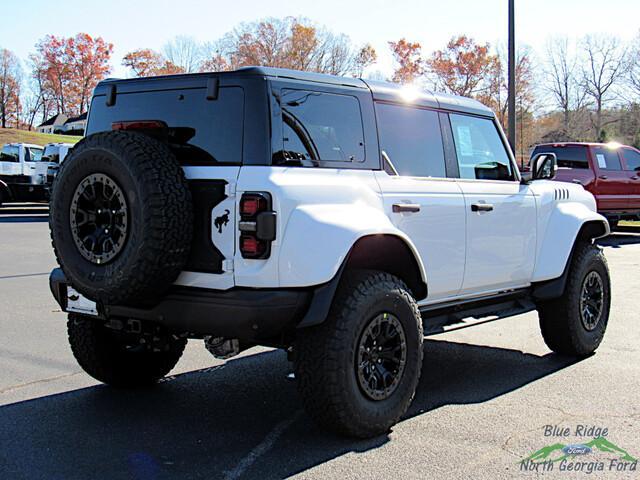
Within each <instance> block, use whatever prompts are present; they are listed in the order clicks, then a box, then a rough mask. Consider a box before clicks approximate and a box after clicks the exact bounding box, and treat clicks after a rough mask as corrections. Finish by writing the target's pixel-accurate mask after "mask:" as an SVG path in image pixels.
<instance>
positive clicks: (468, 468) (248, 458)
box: [0, 205, 640, 480]
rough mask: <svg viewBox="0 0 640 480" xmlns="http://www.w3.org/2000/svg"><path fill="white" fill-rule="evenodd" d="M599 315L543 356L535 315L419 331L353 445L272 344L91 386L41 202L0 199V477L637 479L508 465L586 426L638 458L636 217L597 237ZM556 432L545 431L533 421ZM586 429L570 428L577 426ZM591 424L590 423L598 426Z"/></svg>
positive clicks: (199, 353) (198, 350) (191, 353)
mask: <svg viewBox="0 0 640 480" xmlns="http://www.w3.org/2000/svg"><path fill="white" fill-rule="evenodd" d="M602 245H603V248H604V250H605V253H606V256H607V259H608V261H609V267H610V270H611V274H612V284H613V302H612V315H611V318H610V323H609V328H608V331H607V334H606V337H605V340H604V342H603V344H602V346H601V347H600V349H599V350H598V352H597V353H596V354H595V355H594V356H592V357H590V358H587V359H584V360H582V361H576V360H574V359H571V358H565V357H560V356H557V355H555V354H552V353H550V351H549V350H548V349H547V347H546V346H545V345H544V343H543V341H542V338H541V336H540V334H539V330H538V323H537V315H536V313H535V312H533V313H529V314H526V315H521V316H518V317H514V318H511V319H506V320H501V321H499V322H494V323H489V324H485V325H482V326H479V327H475V328H471V329H466V330H460V331H457V332H451V333H448V334H445V335H442V336H437V337H433V338H431V339H429V340H427V341H426V342H425V360H424V366H423V374H422V379H421V381H420V385H419V387H418V392H417V396H416V399H415V401H414V403H413V405H412V407H411V409H410V411H409V413H408V414H407V415H406V417H405V418H404V419H403V421H401V422H400V423H399V424H398V425H397V426H396V427H395V428H394V429H393V431H392V432H391V433H390V434H389V435H387V436H383V437H379V438H376V439H373V440H369V441H353V440H348V439H342V438H337V437H335V436H333V435H330V434H327V433H324V432H323V431H322V430H320V429H318V428H317V427H316V426H315V425H314V424H313V423H312V422H311V421H310V420H309V419H308V418H307V417H306V415H305V414H304V412H303V411H302V406H301V403H300V400H299V398H298V396H297V393H296V389H295V383H294V381H293V380H291V379H288V378H287V374H288V373H290V371H291V369H290V365H289V363H288V362H287V359H286V356H285V355H284V354H283V353H282V352H279V351H273V350H269V349H252V350H249V351H248V352H246V353H244V354H242V355H240V356H239V357H235V358H233V359H230V360H228V361H224V362H223V361H218V360H215V359H213V357H211V356H210V355H209V354H208V353H207V352H206V350H205V349H204V348H203V346H202V345H201V343H200V342H190V343H189V346H188V349H187V352H186V353H185V355H184V357H183V359H182V360H181V362H180V363H179V364H178V367H177V368H176V370H175V371H174V372H172V376H171V377H168V378H167V379H166V381H163V382H162V383H160V384H159V385H158V386H157V387H155V388H152V389H146V390H138V391H123V390H117V389H113V388H110V387H107V386H103V385H99V384H98V383H97V382H95V381H93V380H92V379H91V378H90V377H89V376H87V375H86V374H84V373H83V372H82V371H81V370H80V368H79V367H78V366H77V364H76V363H75V361H74V359H73V357H72V355H71V352H70V350H69V348H68V345H67V341H66V330H65V328H66V327H65V316H64V314H62V313H60V311H59V309H58V306H57V304H56V303H55V302H54V300H53V299H52V297H51V295H50V293H49V289H48V272H49V271H50V270H51V268H53V267H54V266H55V259H54V257H53V253H52V251H51V248H50V240H49V234H48V225H47V211H46V209H45V208H42V207H38V206H33V205H29V206H13V207H11V208H6V207H5V208H2V209H0V246H1V249H0V332H1V333H2V334H1V335H0V365H1V366H2V368H1V369H0V478H2V479H12V480H13V479H36V478H46V479H87V478H101V479H164V478H203V479H204V478H206V479H217V478H230V479H231V478H261V479H264V478H282V477H291V476H293V477H297V478H327V479H329V478H331V479H334V478H346V479H350V478H353V479H356V478H357V479H361V478H376V479H378V478H379V479H391V478H443V479H444V478H446V479H452V478H491V479H494V478H513V477H523V478H527V477H529V478H537V477H538V476H542V475H543V474H544V475H545V476H551V477H552V478H555V477H558V478H583V477H587V478H602V477H606V478H619V477H623V478H638V471H626V472H620V471H618V470H617V469H616V468H617V467H614V468H613V470H610V468H611V467H610V465H611V462H610V460H611V459H612V458H618V457H617V456H615V455H613V456H612V454H606V453H604V452H593V453H591V454H590V455H591V456H589V457H587V456H586V455H585V456H584V460H583V461H587V460H589V461H592V460H594V459H600V460H602V462H603V465H604V471H596V472H595V473H593V474H591V475H589V474H588V473H587V472H586V471H585V470H584V469H586V468H587V467H582V468H583V470H582V471H579V472H573V471H571V472H569V471H559V469H558V468H559V467H558V466H557V465H556V467H555V470H553V471H551V472H544V473H543V472H542V471H538V472H535V471H524V470H522V467H521V464H520V463H519V461H520V460H521V459H523V458H525V457H526V456H528V455H529V454H531V453H532V452H534V451H536V450H538V449H540V448H542V447H544V446H546V445H550V444H554V443H557V442H561V443H563V444H570V443H579V441H580V440H589V439H591V438H593V437H594V436H598V435H600V436H604V437H606V439H607V440H608V441H609V442H612V443H614V444H615V445H617V446H618V447H620V448H622V449H624V450H625V451H626V452H627V453H628V454H630V455H631V456H634V457H636V458H638V457H640V429H639V428H638V420H639V419H640V405H639V400H640V388H639V387H638V385H640V347H639V345H640V332H639V328H638V323H639V322H638V321H639V320H640V308H639V305H640V292H639V291H638V282H639V280H640V275H639V273H638V270H639V265H640V229H638V230H634V229H633V228H631V227H628V228H626V229H625V231H623V232H619V233H616V234H614V235H612V236H611V237H609V238H608V239H606V240H604V241H603V242H602ZM547 425H550V426H553V427H555V426H558V427H560V428H561V429H564V428H568V429H569V430H570V432H571V433H570V434H569V435H568V436H566V437H554V436H545V435H544V429H545V426H547ZM580 426H585V428H584V429H583V430H582V431H585V432H586V431H587V428H588V427H596V428H598V429H600V430H599V431H596V430H595V429H592V430H589V431H588V432H589V435H590V436H589V437H584V438H582V437H579V436H576V435H575V431H576V429H577V428H578V427H580ZM605 428H606V429H607V432H606V435H605V434H603V432H604V429H605Z"/></svg>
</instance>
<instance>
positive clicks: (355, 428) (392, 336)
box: [294, 272, 423, 438]
mask: <svg viewBox="0 0 640 480" xmlns="http://www.w3.org/2000/svg"><path fill="white" fill-rule="evenodd" d="M346 275H347V278H346V279H345V280H343V282H342V284H341V286H340V289H339V291H338V293H337V295H336V300H335V301H334V305H333V306H332V309H331V312H330V314H329V318H328V319H327V320H326V321H325V322H324V323H323V324H321V325H319V326H316V327H311V328H308V329H304V330H303V331H301V332H300V333H299V336H298V339H297V341H296V344H295V357H294V358H295V372H296V379H297V382H298V389H299V391H300V394H301V396H302V399H303V402H304V404H305V407H306V409H307V411H308V412H309V414H310V415H311V416H312V417H313V418H314V419H315V420H316V422H317V423H318V424H319V425H321V426H322V427H325V428H328V429H331V430H333V431H336V432H338V433H341V434H346V435H349V436H355V437H360V438H367V437H372V436H375V435H380V434H383V433H385V432H387V431H388V430H389V428H390V427H391V426H393V425H394V424H395V423H397V422H398V420H399V419H400V417H401V416H402V415H403V414H404V413H405V412H406V410H407V408H408V407H409V405H410V403H411V400H412V399H413V396H414V394H415V390H416V387H417V384H418V380H419V378H420V370H421V367H422V340H423V335H422V320H421V317H420V313H419V311H418V307H417V305H416V302H415V300H414V299H413V297H412V296H411V294H410V293H409V290H408V288H407V287H406V285H405V284H404V283H403V282H402V281H401V280H399V279H398V278H397V277H394V276H393V275H389V274H387V273H381V272H350V273H347V274H346Z"/></svg>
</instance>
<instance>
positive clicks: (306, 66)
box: [201, 17, 375, 75]
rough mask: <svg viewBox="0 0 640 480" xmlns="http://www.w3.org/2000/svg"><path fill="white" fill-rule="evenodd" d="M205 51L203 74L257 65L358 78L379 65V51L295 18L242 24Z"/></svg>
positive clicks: (270, 19) (208, 46)
mask: <svg viewBox="0 0 640 480" xmlns="http://www.w3.org/2000/svg"><path fill="white" fill-rule="evenodd" d="M205 51H206V55H205V58H204V61H203V62H202V64H201V70H203V71H218V70H233V69H236V68H240V67H245V66H253V65H255V66H267V67H280V68H291V69H294V70H303V71H311V72H319V73H329V74H333V75H348V74H354V75H358V74H359V73H361V72H362V71H363V70H364V69H365V68H366V67H367V66H369V65H370V64H371V63H373V62H374V61H375V50H373V47H371V46H370V45H365V46H363V47H361V48H359V49H357V48H354V46H353V45H352V43H351V41H350V40H349V37H347V36H346V35H336V34H334V33H332V32H330V31H328V30H326V29H324V28H322V27H319V26H317V25H315V24H313V23H312V22H310V21H309V20H306V19H299V18H293V17H286V18H283V19H278V18H267V19H264V20H260V21H257V22H251V23H242V24H240V25H239V26H238V27H236V28H235V29H234V30H233V31H231V32H229V33H227V34H226V35H224V36H223V37H222V38H221V39H220V40H218V41H216V42H213V43H211V44H209V45H207V46H206V48H205Z"/></svg>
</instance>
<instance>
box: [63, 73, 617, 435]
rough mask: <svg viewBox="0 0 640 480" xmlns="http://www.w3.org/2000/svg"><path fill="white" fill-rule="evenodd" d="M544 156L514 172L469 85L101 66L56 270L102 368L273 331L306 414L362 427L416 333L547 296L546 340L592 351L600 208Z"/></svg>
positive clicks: (404, 385)
mask: <svg viewBox="0 0 640 480" xmlns="http://www.w3.org/2000/svg"><path fill="white" fill-rule="evenodd" d="M556 168H557V167H556V158H555V156H554V155H553V154H545V153H544V152H542V153H541V154H540V155H538V156H537V157H536V158H535V159H534V160H533V162H532V175H531V178H529V179H523V178H521V175H520V173H519V172H518V169H517V168H516V165H515V162H514V159H513V156H512V153H511V151H510V149H509V147H508V145H507V142H506V141H505V137H504V134H503V132H502V130H501V128H500V126H499V124H498V122H497V121H496V119H495V116H494V114H493V113H492V112H491V111H490V110H489V109H487V108H486V107H484V106H483V105H482V104H480V103H478V102H476V101H473V100H470V99H466V98H459V97H452V96H445V95H438V94H433V93H429V92H416V91H412V90H406V89H403V88H402V87H399V86H395V85H392V84H386V83H376V82H370V81H363V80H360V79H352V78H339V77H333V76H325V75H318V74H309V73H301V72H294V71H288V70H280V69H272V68H255V67H252V68H245V69H241V70H238V71H234V72H225V73H211V74H193V75H179V76H167V77H156V78H144V79H129V80H106V81H103V82H102V83H100V84H99V85H98V87H97V88H96V89H95V92H94V96H93V100H92V103H91V109H90V113H89V119H88V126H87V137H86V138H84V139H83V140H82V141H81V142H80V143H78V144H77V145H76V146H75V147H74V148H73V150H72V151H71V153H70V154H69V156H68V157H67V159H66V160H65V162H64V163H62V165H61V168H60V172H59V174H58V175H57V177H56V179H55V181H54V188H53V198H52V204H51V215H50V227H51V235H52V239H53V245H54V248H55V253H56V255H57V259H58V262H59V265H60V268H59V269H55V270H54V271H53V272H52V273H51V277H50V283H51V289H52V292H53V294H54V296H55V298H56V299H57V301H58V303H59V304H60V306H61V307H62V309H63V310H64V311H65V312H68V314H69V320H68V333H69V341H70V343H71V348H72V350H73V353H74V355H75V357H76V358H77V360H78V362H79V364H80V365H81V366H82V368H83V369H84V370H86V371H87V372H88V373H89V374H90V375H92V376H93V377H95V378H96V379H98V380H100V381H102V382H105V383H108V384H112V385H118V386H138V385H141V384H148V383H153V382H155V381H156V380H158V379H160V378H161V377H163V376H164V375H166V374H167V373H168V372H169V371H170V370H171V369H172V368H173V367H174V366H175V364H176V363H177V361H178V359H179V358H180V356H181V354H182V352H183V349H184V347H185V344H186V341H187V339H203V340H204V342H205V345H206V347H207V348H208V349H209V350H210V351H211V352H212V353H213V354H214V355H216V356H218V357H222V358H228V357H230V356H233V355H235V354H237V353H239V352H240V351H241V350H243V349H246V348H249V347H252V346H254V345H265V346H271V347H277V348H283V349H286V350H287V351H288V352H289V354H290V358H291V359H292V360H293V362H294V371H295V379H296V382H297V385H298V389H299V392H300V395H301V398H302V401H303V403H304V405H305V407H306V409H307V411H308V412H309V413H310V414H311V415H312V416H313V417H314V418H315V419H316V420H317V421H318V423H319V424H321V425H322V426H324V427H326V428H329V429H332V430H334V431H337V432H340V433H343V434H347V435H351V436H356V437H371V436H374V435H378V434H381V433H384V432H386V431H388V429H389V428H390V427H391V426H392V425H394V424H395V423H396V422H397V421H398V420H399V419H400V417H401V416H402V415H403V414H404V413H405V411H406V410H407V407H408V406H409V404H410V402H411V400H412V398H413V395H414V392H415V389H416V385H417V383H418V379H419V377H420V370H421V367H422V359H423V338H424V336H425V335H427V334H431V333H436V332H442V331H445V330H448V329H451V328H455V327H456V326H460V325H468V324H469V322H473V321H474V320H473V319H476V321H477V320H478V319H492V318H503V317H508V316H512V315H516V314H521V313H524V312H528V311H531V310H537V311H538V315H539V317H540V327H541V330H542V335H543V337H544V340H545V342H546V343H547V345H548V346H549V347H550V348H551V349H552V350H554V351H555V352H558V353H561V354H567V355H575V356H585V355H589V354H591V353H592V352H594V351H595V350H596V348H597V347H598V345H599V344H600V342H601V340H602V337H603V335H604V332H605V328H606V326H607V320H608V316H609V307H610V298H611V292H610V283H609V273H608V269H607V264H606V261H605V258H604V256H603V254H602V253H601V251H600V250H599V248H598V247H597V246H596V245H595V244H594V239H597V238H599V237H602V236H605V235H607V234H608V233H609V227H608V224H607V221H606V220H605V218H604V217H602V216H600V215H599V214H598V213H596V205H595V202H594V198H593V197H592V196H591V194H589V193H588V192H586V191H585V190H584V189H583V188H582V187H581V186H580V185H572V184H566V183H555V182H553V181H549V180H550V179H551V178H552V177H553V176H554V174H555V171H556ZM470 319H471V320H470ZM238 381H241V379H239V380H238Z"/></svg>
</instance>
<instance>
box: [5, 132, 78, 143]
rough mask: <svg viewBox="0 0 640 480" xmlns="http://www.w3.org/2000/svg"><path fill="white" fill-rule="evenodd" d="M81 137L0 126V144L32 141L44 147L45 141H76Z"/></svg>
mask: <svg viewBox="0 0 640 480" xmlns="http://www.w3.org/2000/svg"><path fill="white" fill-rule="evenodd" d="M81 138H82V137H78V136H75V135H52V134H49V133H38V132H29V131H28V130H18V129H16V128H0V146H2V145H4V144H5V143H33V144H35V145H41V146H43V147H44V146H45V145H46V144H47V143H59V142H64V143H76V142H78V141H79V140H80V139H81Z"/></svg>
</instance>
